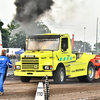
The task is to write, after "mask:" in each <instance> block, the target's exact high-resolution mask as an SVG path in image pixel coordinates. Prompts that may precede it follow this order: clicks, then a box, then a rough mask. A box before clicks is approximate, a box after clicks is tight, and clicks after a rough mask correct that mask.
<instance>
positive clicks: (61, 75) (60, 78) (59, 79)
mask: <svg viewBox="0 0 100 100" xmlns="http://www.w3.org/2000/svg"><path fill="white" fill-rule="evenodd" d="M53 79H54V82H55V83H57V84H62V83H64V82H65V80H66V77H65V70H64V68H63V67H58V68H57V70H56V71H55V72H54V76H53Z"/></svg>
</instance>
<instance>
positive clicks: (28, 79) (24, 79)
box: [20, 76, 31, 82]
mask: <svg viewBox="0 0 100 100" xmlns="http://www.w3.org/2000/svg"><path fill="white" fill-rule="evenodd" d="M20 79H21V81H22V82H29V81H30V80H31V77H24V76H21V77H20Z"/></svg>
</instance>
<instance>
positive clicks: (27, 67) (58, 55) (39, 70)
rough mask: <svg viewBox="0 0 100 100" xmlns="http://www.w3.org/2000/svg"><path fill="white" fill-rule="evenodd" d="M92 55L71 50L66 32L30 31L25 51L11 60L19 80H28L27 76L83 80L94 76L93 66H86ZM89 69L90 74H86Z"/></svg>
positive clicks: (58, 81)
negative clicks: (16, 59)
mask: <svg viewBox="0 0 100 100" xmlns="http://www.w3.org/2000/svg"><path fill="white" fill-rule="evenodd" d="M93 57H94V55H87V54H85V53H82V54H78V53H77V54H72V50H71V43H70V36H69V34H56V33H47V34H40V35H30V36H28V38H27V43H26V51H25V52H24V53H23V54H22V55H21V60H20V62H16V64H15V71H14V75H15V76H20V78H21V81H22V82H29V81H30V79H31V77H41V78H42V77H44V76H46V75H47V76H48V77H52V78H53V79H54V81H55V82H56V83H63V82H64V81H65V80H66V78H73V77H78V78H79V80H80V81H81V80H83V78H82V77H83V76H84V77H85V78H84V79H86V78H87V76H88V77H89V75H90V76H91V77H89V79H90V80H89V79H87V81H92V80H93V78H94V69H93V68H92V67H93V66H92V65H91V66H92V67H91V69H88V66H89V64H90V59H92V58H93ZM89 71H91V72H90V74H88V73H89Z"/></svg>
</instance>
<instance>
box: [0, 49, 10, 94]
mask: <svg viewBox="0 0 100 100" xmlns="http://www.w3.org/2000/svg"><path fill="white" fill-rule="evenodd" d="M8 67H9V68H11V67H12V62H11V61H10V59H9V58H8V57H6V50H4V49H3V50H2V52H1V56H0V96H1V95H3V94H4V90H3V83H4V81H5V78H6V73H7V68H8Z"/></svg>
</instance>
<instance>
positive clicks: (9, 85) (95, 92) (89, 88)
mask: <svg viewBox="0 0 100 100" xmlns="http://www.w3.org/2000/svg"><path fill="white" fill-rule="evenodd" d="M39 81H43V80H34V79H33V80H31V81H30V83H22V82H21V81H20V80H19V77H7V79H6V81H5V83H4V95H3V96H0V100H34V98H35V94H36V89H37V84H38V82H39ZM49 87H50V97H49V100H100V82H99V80H95V81H94V82H92V83H80V82H79V81H78V80H77V79H69V80H67V81H66V83H65V84H54V83H53V81H52V80H49Z"/></svg>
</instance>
